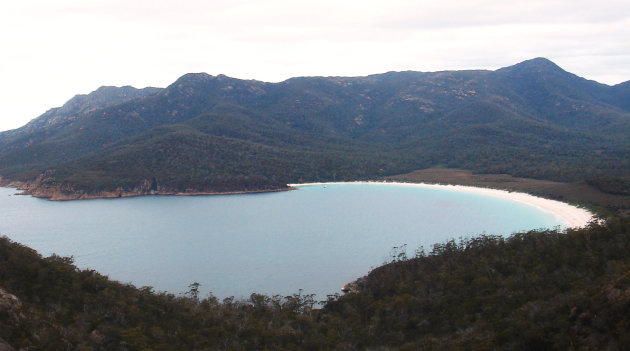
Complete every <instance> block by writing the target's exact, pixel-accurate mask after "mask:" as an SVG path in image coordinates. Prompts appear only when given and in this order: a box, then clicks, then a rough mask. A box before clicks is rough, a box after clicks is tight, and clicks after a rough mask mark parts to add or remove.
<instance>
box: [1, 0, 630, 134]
mask: <svg viewBox="0 0 630 351" xmlns="http://www.w3.org/2000/svg"><path fill="white" fill-rule="evenodd" d="M0 47H1V48H2V50H1V51H0V60H1V62H2V64H1V65H0V74H1V77H2V80H3V81H2V84H1V87H0V89H1V91H0V96H1V100H0V103H1V110H0V111H1V112H2V115H1V116H0V130H6V129H12V128H17V127H19V126H21V125H23V124H25V123H26V122H28V120H30V119H32V118H35V117H37V116H39V115H40V114H41V113H43V112H44V111H46V110H47V109H48V108H51V107H56V106H60V105H62V104H63V103H64V102H65V101H66V100H68V99H70V98H71V97H72V96H74V95H75V94H85V93H89V92H90V91H93V90H95V89H96V88H98V87H99V86H101V85H116V86H120V85H133V86H135V87H145V86H159V87H164V86H166V85H168V84H170V83H172V82H173V81H174V80H175V79H177V78H178V77H179V76H181V75H183V74H185V73H188V72H207V73H210V74H213V75H216V74H220V73H223V74H226V75H229V76H233V77H237V78H244V79H258V80H263V81H281V80H284V79H287V78H289V77H293V76H313V75H324V76H330V75H344V76H356V75H366V74H373V73H382V72H386V71H392V70H416V71H436V70H447V69H477V68H481V69H496V68H499V67H503V66H508V65H512V64H515V63H518V62H520V61H523V60H526V59H530V58H534V57H538V56H543V57H547V58H549V59H551V60H552V61H554V62H556V63H557V64H558V65H560V66H561V67H563V68H564V69H566V70H568V71H569V72H572V73H575V74H577V75H580V76H583V77H586V78H588V79H593V80H597V81H599V82H602V83H606V84H611V85H612V84H617V83H620V82H623V81H627V80H630V65H628V63H629V62H630V1H627V0H624V1H612V0H600V1H597V2H595V1H592V0H589V1H584V0H572V1H565V0H558V1H550V0H546V1H539V0H528V1H520V0H519V1H495V0H479V1H475V0H466V1H459V0H441V1H422V0H416V1H405V0H388V1H382V0H380V1H371V0H362V1H354V0H319V1H299V0H292V1H286V0H273V1H262V0H258V1H247V0H231V1H225V0H222V1H212V0H210V1H208V0H205V1H198V0H192V1H185V0H180V1H166V0H151V1H137V0H126V1H122V0H121V1H119V0H107V1H106V0H57V1H31V0H22V1H11V2H10V3H8V4H6V3H4V4H2V5H0Z"/></svg>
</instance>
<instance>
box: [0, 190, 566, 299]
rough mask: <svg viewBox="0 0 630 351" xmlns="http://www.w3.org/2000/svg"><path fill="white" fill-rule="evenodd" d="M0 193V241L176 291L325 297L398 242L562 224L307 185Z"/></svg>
mask: <svg viewBox="0 0 630 351" xmlns="http://www.w3.org/2000/svg"><path fill="white" fill-rule="evenodd" d="M14 193H15V190H14V189H7V188H0V233H1V234H2V235H6V236H8V237H9V238H11V239H12V240H13V241H16V242H19V243H22V244H25V245H27V246H29V247H32V248H34V249H36V250H37V251H39V252H40V253H41V254H42V255H44V256H48V255H50V254H52V253H56V254H58V255H62V256H73V257H74V259H75V263H76V264H77V265H78V266H79V267H80V268H90V269H95V270H97V271H99V272H101V273H103V274H105V275H108V276H109V277H110V278H112V279H115V280H119V281H122V282H131V283H133V284H134V285H136V286H138V287H140V286H153V287H154V288H155V290H157V291H168V292H172V293H175V294H178V293H183V292H185V291H187V290H188V288H187V287H188V285H189V284H190V283H192V282H195V281H196V282H199V283H201V290H202V292H203V293H204V295H205V294H206V293H208V292H212V293H213V294H214V295H216V296H218V297H220V298H223V297H227V296H236V297H248V296H249V295H250V294H251V293H252V292H258V293H264V294H270V295H273V294H281V295H290V294H293V293H297V292H298V290H299V289H303V290H304V293H316V294H317V298H320V299H324V298H325V297H326V294H332V293H337V292H339V289H340V288H341V286H342V285H343V284H345V283H347V282H350V281H353V280H354V279H356V278H358V277H360V276H362V275H365V274H366V273H368V272H369V270H370V269H371V268H372V267H376V266H379V265H380V264H382V263H383V262H384V261H386V260H387V259H388V257H389V254H390V252H391V250H392V248H393V247H394V246H401V245H403V244H407V247H408V252H409V255H413V252H414V250H415V249H417V248H418V247H420V246H421V245H423V246H424V247H425V248H427V249H430V248H431V246H432V245H433V244H434V243H440V242H444V241H446V240H448V239H450V238H456V239H457V238H459V237H469V236H473V235H477V234H481V233H488V234H503V235H509V234H511V233H513V232H515V231H520V230H526V229H535V228H543V227H545V228H547V227H553V226H556V225H564V223H563V222H562V220H561V219H559V218H556V217H555V216H554V215H553V214H550V213H546V212H541V211H540V210H538V209H536V208H534V207H532V206H529V205H525V204H521V203H517V202H513V201H509V200H503V199H497V198H492V197H486V196H481V195H474V194H466V193H461V192H455V191H450V190H436V189H422V188H411V187H400V186H392V185H360V184H345V185H327V186H309V187H303V188H300V189H299V190H295V191H289V192H278V193H264V194H249V195H228V196H193V197H184V196H145V197H135V198H124V199H103V200H86V201H70V202H52V201H46V200H42V199H36V198H33V197H30V196H15V195H13V194H14Z"/></svg>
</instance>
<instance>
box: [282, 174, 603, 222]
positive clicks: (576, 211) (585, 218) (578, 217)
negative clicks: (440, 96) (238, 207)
mask: <svg viewBox="0 0 630 351" xmlns="http://www.w3.org/2000/svg"><path fill="white" fill-rule="evenodd" d="M333 184H366V185H370V184H378V185H395V186H407V187H419V188H434V189H445V190H452V191H463V192H467V193H474V194H480V195H487V196H493V197H498V198H502V199H508V200H513V201H518V202H521V203H525V204H528V205H530V206H534V207H537V208H538V209H540V210H542V211H546V212H550V213H553V214H554V215H555V216H556V217H558V218H559V219H560V220H561V221H563V222H565V226H566V227H567V228H581V227H584V226H586V225H588V224H589V223H590V222H591V221H592V220H594V219H595V215H594V214H593V213H591V212H590V211H588V210H586V209H583V208H579V207H576V206H573V205H569V204H567V203H565V202H561V201H556V200H550V199H545V198H542V197H538V196H534V195H530V194H526V193H519V192H510V191H506V190H499V189H490V188H479V187H473V186H463V185H441V184H427V183H399V182H368V181H363V182H331V183H302V184H289V186H291V187H294V188H299V187H301V186H312V185H333Z"/></svg>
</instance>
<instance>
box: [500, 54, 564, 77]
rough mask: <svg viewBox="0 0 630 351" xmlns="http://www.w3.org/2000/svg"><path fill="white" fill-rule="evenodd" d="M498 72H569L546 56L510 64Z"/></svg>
mask: <svg viewBox="0 0 630 351" xmlns="http://www.w3.org/2000/svg"><path fill="white" fill-rule="evenodd" d="M497 72H512V73H545V74H548V73H568V72H566V71H565V70H563V69H562V68H560V66H558V65H556V64H555V63H553V62H552V61H551V60H549V59H547V58H544V57H537V58H534V59H531V60H526V61H523V62H521V63H517V64H515V65H513V66H508V67H505V68H501V69H499V70H498V71H497Z"/></svg>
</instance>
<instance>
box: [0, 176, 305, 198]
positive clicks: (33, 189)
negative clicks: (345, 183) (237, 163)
mask: <svg viewBox="0 0 630 351" xmlns="http://www.w3.org/2000/svg"><path fill="white" fill-rule="evenodd" d="M0 187H3V188H10V189H15V190H16V191H17V192H16V193H15V195H30V196H33V197H36V198H40V199H46V200H49V201H72V200H93V199H118V198H123V197H137V196H146V195H156V196H204V195H239V194H258V193H271V192H278V191H289V190H294V188H292V187H290V186H287V187H283V188H274V189H256V190H234V191H190V192H184V191H169V190H151V191H122V190H117V191H100V192H97V193H91V194H90V193H86V192H84V191H68V190H66V191H64V190H62V189H60V188H59V187H39V186H36V185H34V184H33V183H28V182H20V181H8V180H6V179H2V178H1V177H0Z"/></svg>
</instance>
